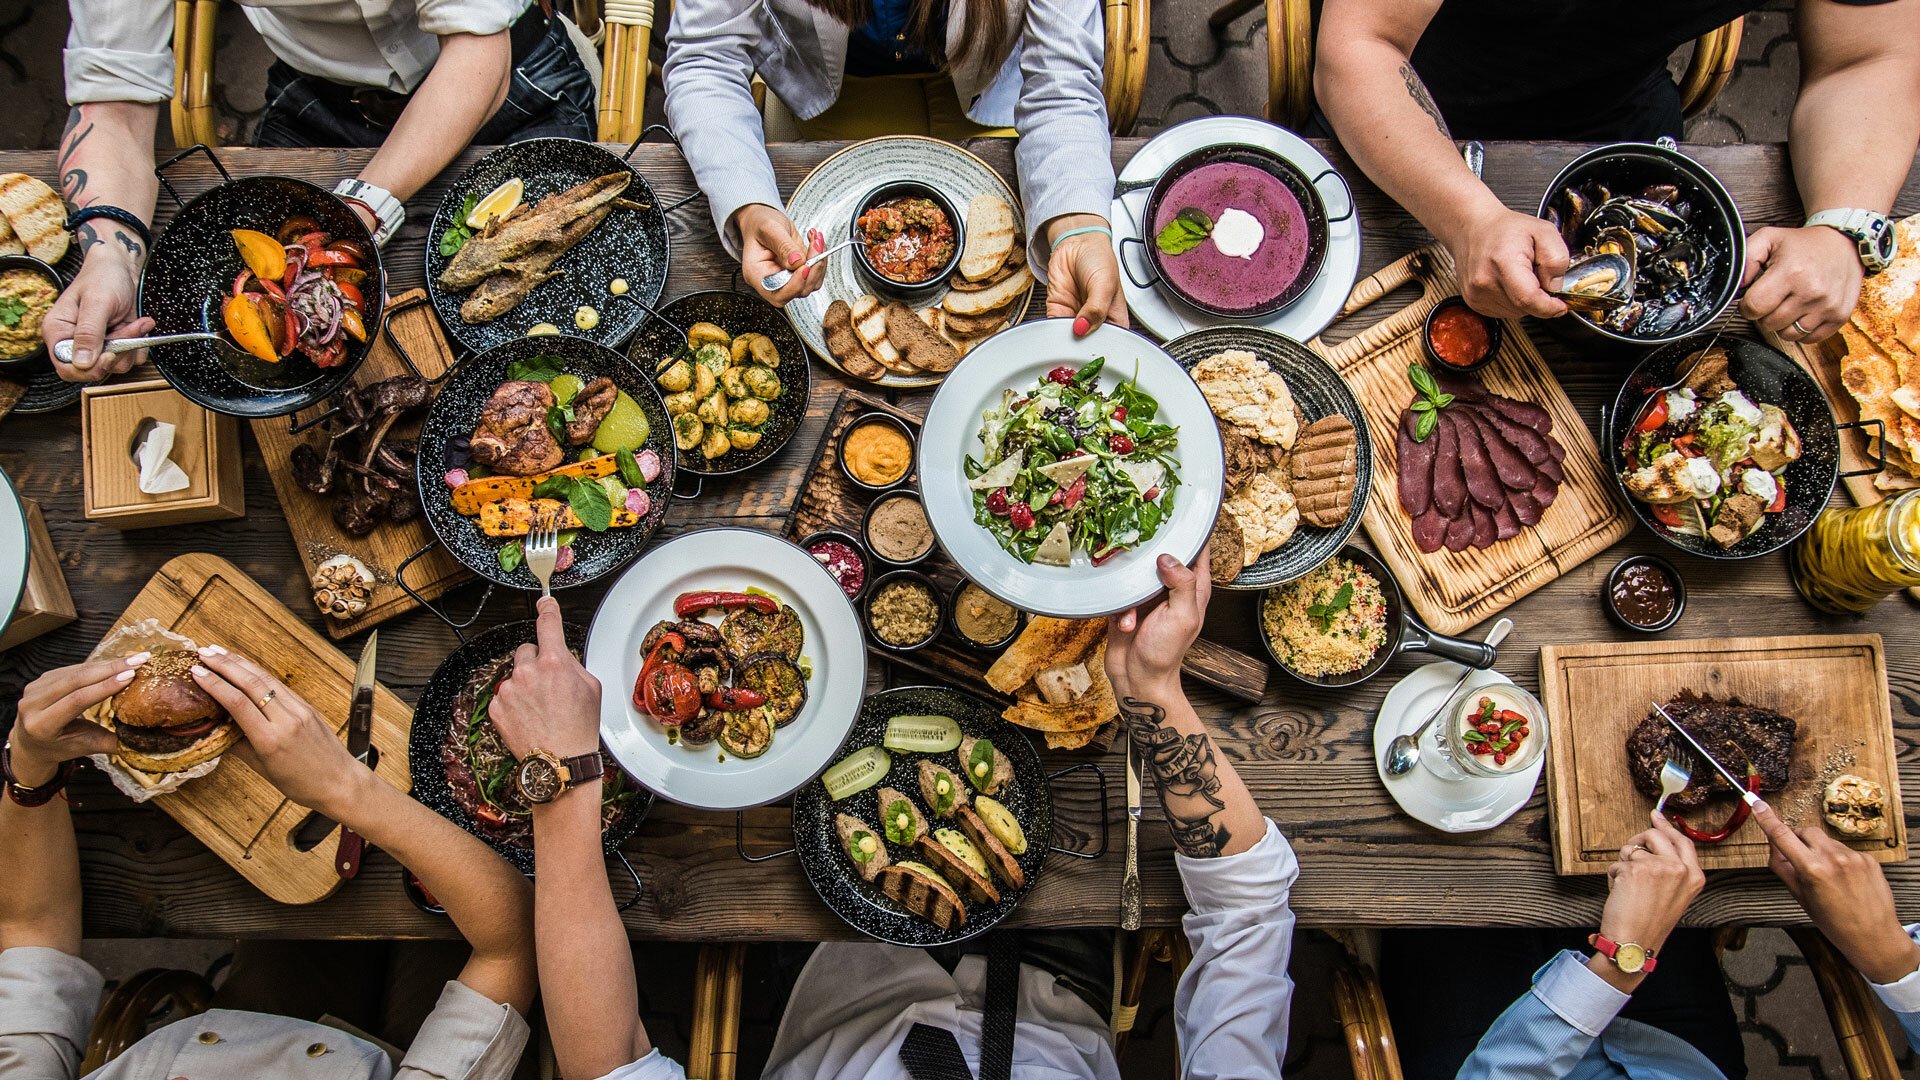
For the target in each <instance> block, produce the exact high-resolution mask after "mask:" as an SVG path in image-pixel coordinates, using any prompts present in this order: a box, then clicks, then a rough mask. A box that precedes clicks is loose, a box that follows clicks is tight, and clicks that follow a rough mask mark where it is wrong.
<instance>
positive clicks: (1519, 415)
mask: <svg viewBox="0 0 1920 1080" xmlns="http://www.w3.org/2000/svg"><path fill="white" fill-rule="evenodd" d="M1487 406H1488V407H1489V408H1491V409H1492V410H1493V411H1495V412H1497V413H1499V414H1500V415H1502V416H1505V417H1506V418H1508V419H1509V420H1513V421H1514V422H1516V423H1520V424H1525V425H1526V426H1527V427H1530V428H1532V429H1533V430H1535V431H1537V432H1539V433H1540V434H1542V435H1551V434H1553V414H1551V413H1549V412H1547V410H1545V409H1543V408H1541V407H1540V406H1538V405H1535V404H1534V403H1533V402H1531V401H1515V400H1514V399H1513V398H1510V397H1501V396H1500V395H1499V394H1488V395H1487Z"/></svg>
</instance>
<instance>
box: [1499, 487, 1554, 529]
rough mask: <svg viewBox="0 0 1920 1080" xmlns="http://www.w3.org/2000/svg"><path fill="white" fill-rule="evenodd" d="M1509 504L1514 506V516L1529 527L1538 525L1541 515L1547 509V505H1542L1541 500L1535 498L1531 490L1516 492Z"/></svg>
mask: <svg viewBox="0 0 1920 1080" xmlns="http://www.w3.org/2000/svg"><path fill="white" fill-rule="evenodd" d="M1508 505H1509V506H1511V507H1512V508H1513V516H1514V517H1515V518H1516V519H1517V520H1518V521H1519V522H1520V524H1522V525H1526V526H1529V527H1531V526H1534V525H1538V524H1539V523H1540V515H1541V514H1542V513H1544V512H1545V511H1546V507H1544V506H1542V505H1540V500H1539V499H1536V498H1534V497H1533V492H1531V491H1516V492H1514V493H1513V501H1512V502H1511V503H1509V504H1508Z"/></svg>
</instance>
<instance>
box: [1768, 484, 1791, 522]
mask: <svg viewBox="0 0 1920 1080" xmlns="http://www.w3.org/2000/svg"><path fill="white" fill-rule="evenodd" d="M1786 508H1787V482H1786V481H1785V480H1782V479H1781V478H1780V477H1778V476H1776V477H1774V478H1773V502H1772V503H1771V504H1769V505H1768V506H1767V513H1769V514H1777V513H1779V512H1780V511H1782V510H1785V509H1786Z"/></svg>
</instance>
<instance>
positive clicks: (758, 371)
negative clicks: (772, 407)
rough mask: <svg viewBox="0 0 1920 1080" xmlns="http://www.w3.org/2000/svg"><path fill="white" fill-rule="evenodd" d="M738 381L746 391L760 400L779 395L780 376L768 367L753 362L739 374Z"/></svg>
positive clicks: (770, 398)
mask: <svg viewBox="0 0 1920 1080" xmlns="http://www.w3.org/2000/svg"><path fill="white" fill-rule="evenodd" d="M740 381H741V383H742V384H744V385H745V386H746V388H747V392H748V393H750V394H752V395H753V396H754V397H757V398H759V399H761V400H762V401H772V400H773V399H774V398H777V397H779V396H780V376H779V375H777V374H775V373H774V370H773V369H772V368H770V367H763V366H761V365H759V364H753V365H751V366H749V367H748V368H747V370H746V372H745V374H743V375H741V376H740Z"/></svg>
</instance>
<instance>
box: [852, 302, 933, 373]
mask: <svg viewBox="0 0 1920 1080" xmlns="http://www.w3.org/2000/svg"><path fill="white" fill-rule="evenodd" d="M853 332H854V333H855V334H857V335H859V337H860V347H861V348H863V349H865V350H867V355H868V356H871V357H873V358H874V359H875V360H877V361H879V362H880V365H881V366H882V367H884V368H886V369H887V370H888V371H891V372H894V373H895V374H899V375H911V374H914V373H915V372H917V371H918V370H919V369H918V368H916V367H914V366H913V365H912V364H909V363H908V362H907V360H906V358H905V357H903V356H901V355H900V350H899V348H897V347H896V346H895V345H894V344H893V342H892V341H889V340H888V339H887V306H886V305H885V304H883V303H881V302H880V298H879V297H877V296H872V295H867V296H862V297H861V298H859V299H858V300H855V301H854V302H853Z"/></svg>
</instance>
